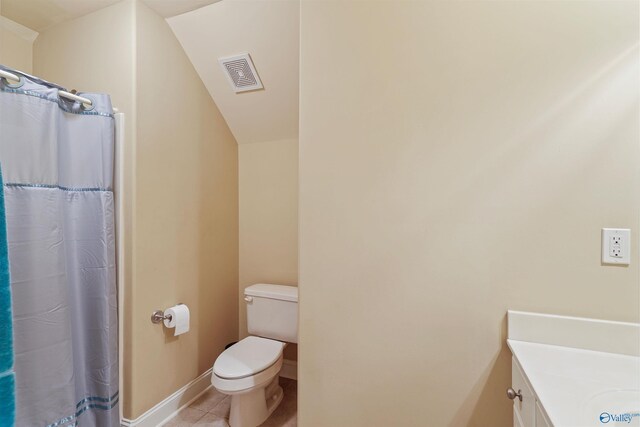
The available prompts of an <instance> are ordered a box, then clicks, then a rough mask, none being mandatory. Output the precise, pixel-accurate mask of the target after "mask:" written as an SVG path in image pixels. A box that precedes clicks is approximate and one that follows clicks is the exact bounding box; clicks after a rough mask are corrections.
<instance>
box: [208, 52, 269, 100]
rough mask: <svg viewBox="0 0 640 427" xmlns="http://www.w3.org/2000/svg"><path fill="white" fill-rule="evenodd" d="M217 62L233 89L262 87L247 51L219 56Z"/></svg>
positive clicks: (242, 90) (244, 89)
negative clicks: (223, 56)
mask: <svg viewBox="0 0 640 427" xmlns="http://www.w3.org/2000/svg"><path fill="white" fill-rule="evenodd" d="M218 62H219V63H220V65H221V66H222V68H223V69H224V71H225V74H226V75H227V77H228V78H229V83H230V84H231V88H232V89H233V90H234V91H236V92H247V91H249V90H256V89H262V88H263V86H262V82H261V81H260V77H258V73H257V72H256V67H254V66H253V62H252V61H251V57H250V56H249V54H248V53H243V54H241V55H236V56H230V57H228V58H219V59H218Z"/></svg>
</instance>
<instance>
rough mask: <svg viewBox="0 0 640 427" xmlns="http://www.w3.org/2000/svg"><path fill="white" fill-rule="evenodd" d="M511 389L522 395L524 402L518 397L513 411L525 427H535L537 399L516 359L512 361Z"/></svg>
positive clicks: (514, 402) (514, 401)
mask: <svg viewBox="0 0 640 427" xmlns="http://www.w3.org/2000/svg"><path fill="white" fill-rule="evenodd" d="M511 387H512V388H513V389H514V390H515V391H516V392H517V391H520V394H522V402H521V401H520V399H518V398H517V397H516V398H515V399H514V400H513V410H514V411H517V413H518V415H519V417H520V420H521V421H522V425H523V426H524V427H535V426H536V412H535V411H536V399H535V397H534V395H533V391H532V390H531V387H529V384H528V383H527V380H526V379H525V377H524V374H523V373H522V370H521V369H520V366H518V362H516V359H515V357H514V358H512V359H511ZM514 418H515V417H514Z"/></svg>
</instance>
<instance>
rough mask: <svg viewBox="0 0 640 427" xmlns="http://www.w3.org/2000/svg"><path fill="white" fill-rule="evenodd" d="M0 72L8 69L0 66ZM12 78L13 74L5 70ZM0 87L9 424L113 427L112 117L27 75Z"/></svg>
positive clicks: (104, 99)
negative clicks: (12, 382) (10, 339)
mask: <svg viewBox="0 0 640 427" xmlns="http://www.w3.org/2000/svg"><path fill="white" fill-rule="evenodd" d="M3 69H6V68H4V67H3ZM8 71H11V72H13V73H14V74H18V73H16V72H15V71H12V70H8ZM10 83H11V82H9V81H7V80H3V79H0V165H1V166H2V174H3V178H4V183H5V185H4V194H5V203H6V214H7V238H8V247H9V261H10V274H11V290H12V296H13V326H14V346H15V373H16V376H15V379H16V426H17V427H57V426H76V425H77V426H88V427H91V426H96V427H115V426H118V425H119V418H118V351H117V333H118V330H117V328H118V322H117V307H116V282H115V280H116V275H115V236H114V207H113V191H112V182H113V161H114V119H113V111H112V108H111V103H110V99H109V97H108V96H107V95H99V94H82V96H85V97H88V98H90V99H92V101H93V106H92V107H91V108H89V109H87V108H84V107H83V106H82V105H80V104H79V103H77V102H72V101H68V100H65V99H63V98H60V97H59V96H58V89H59V88H58V87H57V86H54V85H51V84H49V83H47V82H44V81H42V80H38V79H36V78H34V77H31V76H26V75H22V79H21V82H20V83H18V84H10Z"/></svg>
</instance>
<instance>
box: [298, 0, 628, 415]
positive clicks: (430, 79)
mask: <svg viewBox="0 0 640 427" xmlns="http://www.w3.org/2000/svg"><path fill="white" fill-rule="evenodd" d="M301 13H302V15H301V32H302V33H301V75H300V78H301V102H300V107H301V110H300V114H301V117H300V126H301V127H300V292H301V295H300V297H301V305H300V310H301V312H300V328H301V329H300V350H301V354H300V366H299V375H300V385H299V406H298V407H299V414H298V416H299V420H300V425H303V426H305V427H314V426H335V427H338V426H349V427H357V426H384V425H404V426H419V425H429V426H465V425H469V426H483V427H486V426H496V427H497V426H505V427H506V426H509V425H511V424H512V418H511V402H510V401H509V400H507V399H506V397H505V396H504V390H505V389H506V388H507V387H508V386H509V382H510V356H509V352H508V350H507V348H506V347H505V344H504V338H505V331H506V329H505V328H506V322H505V312H506V310H507V309H518V310H531V311H539V312H548V313H559V314H568V315H577V316H588V317H596V318H606V319H616V320H624V321H636V322H637V321H639V320H640V311H639V299H640V294H639V291H638V289H639V286H638V284H639V280H638V272H639V270H638V256H637V254H638V252H637V250H638V244H637V242H638V233H637V231H638V226H639V224H638V217H639V214H640V211H639V202H640V180H639V170H640V169H639V168H638V162H639V160H640V152H639V147H638V143H637V142H638V138H639V132H638V112H639V111H638V72H639V67H638V60H639V55H638V30H639V26H638V3H637V2H635V1H629V2H613V1H609V2H573V1H555V2H536V1H533V2H483V1H479V2H375V3H374V2H358V1H325V2H317V1H303V3H302V12H301ZM327 29H330V31H327ZM347 77H348V78H347ZM602 227H629V228H631V229H632V230H633V233H632V239H633V241H634V242H636V243H634V245H633V254H632V260H633V261H632V264H631V266H629V267H608V266H602V265H601V264H600V229H601V228H602Z"/></svg>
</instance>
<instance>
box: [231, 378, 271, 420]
mask: <svg viewBox="0 0 640 427" xmlns="http://www.w3.org/2000/svg"><path fill="white" fill-rule="evenodd" d="M279 379H280V376H279V375H276V376H275V377H274V378H273V380H272V381H271V382H270V383H269V384H268V385H267V386H266V387H264V388H262V387H261V388H258V389H255V390H251V391H249V392H248V393H238V394H232V395H231V412H230V415H229V425H230V426H231V427H257V426H259V425H260V424H262V423H263V422H265V421H266V419H267V418H269V415H271V414H272V413H273V411H275V409H276V408H277V407H278V405H279V404H280V402H282V397H283V395H284V392H283V391H282V387H280V381H279Z"/></svg>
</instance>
